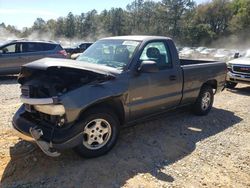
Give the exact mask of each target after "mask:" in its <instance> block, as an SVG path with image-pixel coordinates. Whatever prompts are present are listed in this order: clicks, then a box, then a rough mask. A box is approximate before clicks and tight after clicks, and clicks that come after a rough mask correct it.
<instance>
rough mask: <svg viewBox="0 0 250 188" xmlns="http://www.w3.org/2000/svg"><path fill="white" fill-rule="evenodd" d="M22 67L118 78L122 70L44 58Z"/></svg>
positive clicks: (74, 61)
mask: <svg viewBox="0 0 250 188" xmlns="http://www.w3.org/2000/svg"><path fill="white" fill-rule="evenodd" d="M22 67H23V68H31V69H37V70H47V69H48V68H51V67H58V68H61V67H65V68H73V69H81V70H86V71H90V72H94V73H98V74H104V75H111V76H116V75H117V74H120V73H121V71H120V70H117V69H115V68H112V67H108V66H105V65H97V64H93V63H87V62H83V61H76V60H70V59H59V58H43V59H39V60H37V61H33V62H31V63H27V64H25V65H23V66H22Z"/></svg>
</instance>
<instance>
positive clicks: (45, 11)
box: [0, 0, 207, 29]
mask: <svg viewBox="0 0 250 188" xmlns="http://www.w3.org/2000/svg"><path fill="white" fill-rule="evenodd" d="M155 1H157V0H155ZM195 1H196V2H197V3H202V2H205V1H207V0H195ZM131 2H133V0H0V23H2V22H4V23H5V24H6V25H14V26H15V27H17V28H18V29H22V28H23V27H30V26H32V25H33V23H34V21H35V20H36V18H38V17H40V18H43V19H44V20H46V21H47V20H49V19H57V18H58V17H60V16H67V14H68V13H69V12H72V13H73V14H78V15H79V14H80V13H82V12H88V11H90V10H93V9H96V10H97V11H98V12H101V11H102V10H104V9H108V10H109V9H110V8H112V7H115V8H117V7H121V8H126V6H127V5H128V4H130V3H131Z"/></svg>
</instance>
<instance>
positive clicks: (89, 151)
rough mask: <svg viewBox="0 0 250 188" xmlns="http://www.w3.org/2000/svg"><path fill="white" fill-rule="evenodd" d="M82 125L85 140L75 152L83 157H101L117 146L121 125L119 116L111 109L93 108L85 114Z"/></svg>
mask: <svg viewBox="0 0 250 188" xmlns="http://www.w3.org/2000/svg"><path fill="white" fill-rule="evenodd" d="M80 124H81V126H82V130H83V140H82V143H81V144H79V145H78V146H76V147H75V148H74V150H75V152H76V153H77V154H79V155H80V156H81V157H84V158H94V157H99V156H101V155H104V154H106V153H107V152H109V151H110V150H111V149H112V148H113V147H114V145H115V144H116V142H117V138H118V135H119V127H120V125H119V121H118V118H117V116H116V115H115V113H113V112H112V111H110V109H107V108H93V109H92V110H90V111H88V112H87V113H85V114H84V118H83V120H82V121H81V122H80Z"/></svg>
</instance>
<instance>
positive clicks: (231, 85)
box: [226, 81, 237, 89]
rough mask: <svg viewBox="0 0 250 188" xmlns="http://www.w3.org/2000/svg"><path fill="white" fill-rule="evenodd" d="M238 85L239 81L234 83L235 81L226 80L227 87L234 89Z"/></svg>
mask: <svg viewBox="0 0 250 188" xmlns="http://www.w3.org/2000/svg"><path fill="white" fill-rule="evenodd" d="M236 85H237V83H234V82H229V81H227V82H226V88H229V89H234V88H235V87H236Z"/></svg>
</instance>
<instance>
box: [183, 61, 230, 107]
mask: <svg viewBox="0 0 250 188" xmlns="http://www.w3.org/2000/svg"><path fill="white" fill-rule="evenodd" d="M180 64H181V69H182V74H183V98H182V104H185V103H189V102H190V101H193V100H195V99H196V98H197V96H198V95H199V91H200V88H201V86H202V84H204V83H206V82H207V81H208V80H209V81H210V82H213V83H211V84H212V85H214V86H215V88H217V90H218V91H220V90H221V89H222V88H223V87H224V83H225V79H226V78H225V75H226V64H225V63H224V62H219V61H209V60H187V59H180Z"/></svg>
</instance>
